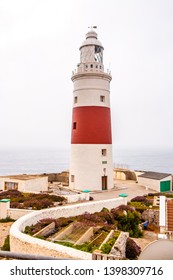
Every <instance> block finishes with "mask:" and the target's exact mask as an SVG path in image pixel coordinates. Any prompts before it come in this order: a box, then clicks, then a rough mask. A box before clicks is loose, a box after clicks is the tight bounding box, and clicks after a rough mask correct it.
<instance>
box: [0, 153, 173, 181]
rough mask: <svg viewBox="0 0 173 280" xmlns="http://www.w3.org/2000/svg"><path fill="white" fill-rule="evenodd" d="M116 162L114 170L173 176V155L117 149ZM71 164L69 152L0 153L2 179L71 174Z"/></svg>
mask: <svg viewBox="0 0 173 280" xmlns="http://www.w3.org/2000/svg"><path fill="white" fill-rule="evenodd" d="M113 161H114V167H120V168H128V169H131V170H141V171H156V172H163V173H171V174H173V151H168V150H166V151H155V150H152V151H142V150H133V149H131V150H130V149H129V150H118V149H117V150H114V152H113ZM69 162H70V151H69V150H58V149H15V150H12V149H11V150H7V149H6V150H0V176H3V175H15V174H40V173H56V172H61V171H64V170H69Z"/></svg>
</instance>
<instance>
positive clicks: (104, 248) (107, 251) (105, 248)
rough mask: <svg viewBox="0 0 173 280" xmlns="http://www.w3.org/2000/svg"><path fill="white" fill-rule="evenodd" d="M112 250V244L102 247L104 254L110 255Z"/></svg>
mask: <svg viewBox="0 0 173 280" xmlns="http://www.w3.org/2000/svg"><path fill="white" fill-rule="evenodd" d="M111 249H112V246H111V245H110V244H108V243H105V244H103V246H102V253H103V254H109V253H110V251H111Z"/></svg>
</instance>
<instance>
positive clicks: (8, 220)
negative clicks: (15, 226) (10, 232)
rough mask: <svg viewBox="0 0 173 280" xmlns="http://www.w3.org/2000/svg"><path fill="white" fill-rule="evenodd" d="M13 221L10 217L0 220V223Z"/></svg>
mask: <svg viewBox="0 0 173 280" xmlns="http://www.w3.org/2000/svg"><path fill="white" fill-rule="evenodd" d="M14 221H15V220H13V219H12V218H10V217H7V218H5V219H0V223H9V222H14Z"/></svg>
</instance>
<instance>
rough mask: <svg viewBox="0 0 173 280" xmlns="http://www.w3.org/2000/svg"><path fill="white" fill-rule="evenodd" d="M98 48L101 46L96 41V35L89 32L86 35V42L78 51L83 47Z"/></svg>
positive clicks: (93, 32) (91, 31) (92, 31)
mask: <svg viewBox="0 0 173 280" xmlns="http://www.w3.org/2000/svg"><path fill="white" fill-rule="evenodd" d="M92 45H94V46H99V47H102V48H103V46H102V44H101V43H100V41H99V40H98V39H97V33H96V32H95V31H94V30H92V29H91V30H90V31H89V32H87V34H86V40H85V41H84V42H83V43H82V45H81V46H80V48H79V49H81V48H83V47H85V46H92Z"/></svg>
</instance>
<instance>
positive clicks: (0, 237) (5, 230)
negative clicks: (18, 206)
mask: <svg viewBox="0 0 173 280" xmlns="http://www.w3.org/2000/svg"><path fill="white" fill-rule="evenodd" d="M12 224H13V222H8V223H0V248H1V247H2V246H3V244H4V241H5V238H6V237H7V235H9V233H10V227H11V225H12Z"/></svg>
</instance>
